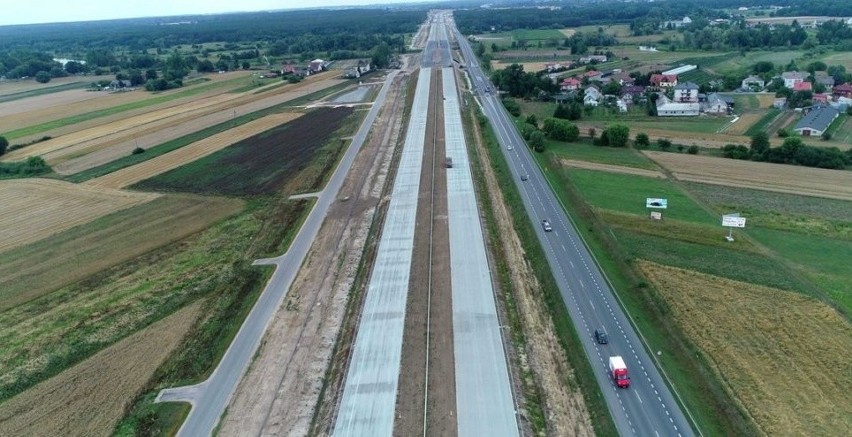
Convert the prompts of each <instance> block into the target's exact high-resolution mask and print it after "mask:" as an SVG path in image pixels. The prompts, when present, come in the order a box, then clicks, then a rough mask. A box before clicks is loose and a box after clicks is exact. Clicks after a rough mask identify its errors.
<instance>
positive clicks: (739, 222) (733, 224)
mask: <svg viewBox="0 0 852 437" xmlns="http://www.w3.org/2000/svg"><path fill="white" fill-rule="evenodd" d="M745 224H746V218H745V217H735V216H730V215H723V216H722V226H725V227H727V228H744V227H745Z"/></svg>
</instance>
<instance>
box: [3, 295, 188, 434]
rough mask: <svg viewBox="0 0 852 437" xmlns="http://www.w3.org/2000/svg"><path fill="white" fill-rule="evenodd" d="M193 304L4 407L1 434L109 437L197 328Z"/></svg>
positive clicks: (30, 390) (37, 386) (28, 391)
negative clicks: (178, 347) (173, 353)
mask: <svg viewBox="0 0 852 437" xmlns="http://www.w3.org/2000/svg"><path fill="white" fill-rule="evenodd" d="M200 309H201V302H197V303H195V304H192V305H190V306H188V307H186V308H183V309H181V310H180V311H178V312H176V313H174V314H172V315H170V316H168V317H166V318H165V319H163V320H160V321H159V322H156V323H154V324H153V325H151V326H149V327H148V328H146V329H144V330H142V331H140V332H138V333H136V334H133V335H131V336H130V337H127V338H125V339H124V340H122V341H120V342H118V343H116V344H114V345H112V346H110V347H108V348H107V349H104V350H103V351H101V352H99V353H97V354H96V355H94V356H92V357H91V358H89V359H87V360H85V361H83V362H81V363H80V364H77V365H76V366H74V367H72V368H70V369H68V370H66V371H65V372H62V373H60V374H59V375H57V376H55V377H53V378H51V379H49V380H47V381H45V382H42V383H41V384H38V385H36V386H35V387H33V388H31V389H29V390H27V391H25V392H23V393H22V394H20V395H18V396H16V397H14V398H12V399H10V400H9V401H6V402H4V403H3V404H0V435H8V436H12V435H42V436H50V435H54V436H55V435H63V436H109V435H112V431H113V428H114V427H115V425H116V424H117V423H118V421H119V420H121V418H122V417H123V416H124V410H125V408H127V406H128V405H129V404H130V403H131V402H132V401H133V398H134V397H135V396H136V395H137V394H138V393H139V392H140V391H141V390H143V389H144V388H145V385H146V384H147V383H148V381H149V380H150V379H151V377H152V376H153V375H154V371H155V370H157V367H159V366H160V365H161V364H162V363H163V362H164V361H165V359H166V358H167V357H168V356H169V355H170V354H171V353H172V351H173V350H174V349H175V348H176V347H177V346H178V345H180V342H181V340H183V337H184V336H185V335H186V333H187V332H188V331H189V329H190V328H191V327H192V324H193V323H195V320H196V319H197V318H198V316H199V314H200Z"/></svg>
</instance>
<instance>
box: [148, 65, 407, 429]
mask: <svg viewBox="0 0 852 437" xmlns="http://www.w3.org/2000/svg"><path fill="white" fill-rule="evenodd" d="M396 75H397V71H393V72H391V73H390V74H389V75H388V76H387V78H386V79H385V82H384V84H383V86H382V89H381V91H380V92H379V95H378V96H377V97H376V101H375V103H374V104H373V107H372V108H371V109H370V112H369V113H368V114H367V117H366V118H365V119H364V121H363V123H362V124H361V126H360V128H359V129H358V132H357V133H356V134H355V136H354V137H353V139H352V143H351V144H350V145H349V148H348V149H347V150H346V153H345V154H344V155H343V158H342V159H341V160H340V164H339V165H338V167H337V169H336V170H335V171H334V173H333V174H332V176H331V178H330V179H329V182H328V184H327V185H326V187H325V189H324V190H323V191H322V192H320V193H319V194H318V198H317V202H316V204H315V205H314V207H313V209H312V210H311V212H310V214H309V215H308V218H307V219H306V220H305V223H304V225H303V226H302V228H301V229H300V230H299V233H298V234H297V235H296V237H295V238H294V240H293V242H292V243H291V245H290V248H289V249H288V250H287V252H286V253H285V254H283V255H281V256H280V257H277V258H271V259H265V260H259V261H258V262H255V264H256V265H273V266H275V272H274V274H273V275H272V278H270V280H269V282H268V283H267V284H266V287H265V288H264V290H263V292H262V293H261V295H260V297H259V298H258V300H257V303H255V305H254V307H253V308H252V310H251V312H249V314H248V316H247V317H246V319H245V321H244V322H243V324H242V326H241V327H240V330H239V332H237V335H236V337H234V340H233V342H232V343H231V345H230V346H229V347H228V350H227V351H226V352H225V355H224V356H223V357H222V360H221V361H220V362H219V365H218V366H217V367H216V369H215V370H214V371H213V374H212V375H211V376H210V378H208V379H207V380H206V381H204V382H202V383H200V384H197V385H193V386H187V387H178V388H170V389H166V390H163V391H161V392H160V394H159V395H158V396H157V402H189V403H190V404H192V409H191V410H190V412H189V415H188V416H187V418H186V421H184V423H183V425H182V426H181V428H180V430H179V431H178V435H179V436H193V437H194V436H207V435H210V434H211V433H212V432H213V429H214V428H215V427H216V424H217V423H218V422H219V419H220V417H221V416H222V413H223V412H224V411H225V408H226V407H227V405H228V403H229V402H230V399H231V396H232V395H233V393H234V390H236V387H237V384H238V383H239V381H240V379H241V378H242V376H243V374H244V373H245V371H246V369H247V368H248V366H249V363H250V362H251V358H252V356H254V354H255V352H256V351H257V348H258V347H259V346H260V342H261V339H262V338H263V334H264V333H265V332H266V329H267V327H268V325H269V323H270V321H271V320H272V317H273V315H274V314H275V312H276V311H277V309H278V307H279V306H280V305H281V302H282V301H283V300H284V298H285V297H286V296H287V292H288V290H289V288H290V285H291V284H292V283H293V280H294V279H295V277H296V274H297V273H298V271H299V268H300V267H301V265H302V262H303V261H304V259H305V256H306V255H307V253H308V250H309V249H310V247H311V245H312V244H313V241H314V238H315V237H316V235H317V232H319V229H320V226H321V225H322V222H323V220H324V219H325V216H326V213H327V212H328V209H329V206H331V204H332V203H333V202H335V201H336V200H337V195H338V192H339V191H340V187H341V186H342V185H343V181H344V179H345V178H346V175H347V174H348V173H349V169H350V167H351V166H352V162H353V161H354V160H355V155H357V153H358V151H359V150H360V149H361V145H362V144H363V143H364V140H365V139H366V138H367V134H368V132H369V131H370V128H371V127H372V125H373V123H374V122H375V120H376V116H377V115H378V112H379V110H380V109H381V107H382V106H383V105H384V102H385V98H386V97H387V92H388V89H389V88H390V84H391V82H392V81H393V79H394V78H395V77H396Z"/></svg>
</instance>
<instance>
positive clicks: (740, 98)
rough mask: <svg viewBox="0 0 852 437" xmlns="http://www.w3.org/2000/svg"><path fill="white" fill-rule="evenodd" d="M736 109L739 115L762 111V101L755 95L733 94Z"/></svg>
mask: <svg viewBox="0 0 852 437" xmlns="http://www.w3.org/2000/svg"><path fill="white" fill-rule="evenodd" d="M730 96H732V97H733V98H734V109H735V110H736V111H737V112H738V113H743V112H746V111H754V110H758V109H760V100H758V99H757V96H756V95H754V94H733V95H730Z"/></svg>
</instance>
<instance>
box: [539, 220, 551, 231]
mask: <svg viewBox="0 0 852 437" xmlns="http://www.w3.org/2000/svg"><path fill="white" fill-rule="evenodd" d="M541 227H542V228H544V232H550V231H552V230H553V227H552V226H550V222H549V221H547V220H542V221H541Z"/></svg>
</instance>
